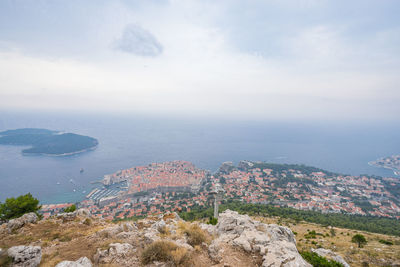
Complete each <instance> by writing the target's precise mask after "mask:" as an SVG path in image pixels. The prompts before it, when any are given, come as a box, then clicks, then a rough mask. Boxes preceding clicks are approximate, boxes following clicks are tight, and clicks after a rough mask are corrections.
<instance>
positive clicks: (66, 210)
mask: <svg viewBox="0 0 400 267" xmlns="http://www.w3.org/2000/svg"><path fill="white" fill-rule="evenodd" d="M74 211H76V205H75V204H72V205H71V206H69V207H66V208H65V209H64V212H74Z"/></svg>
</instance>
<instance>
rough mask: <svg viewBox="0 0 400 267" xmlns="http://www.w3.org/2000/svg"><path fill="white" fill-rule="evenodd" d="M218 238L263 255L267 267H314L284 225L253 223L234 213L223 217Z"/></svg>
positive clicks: (221, 215) (228, 211)
mask: <svg viewBox="0 0 400 267" xmlns="http://www.w3.org/2000/svg"><path fill="white" fill-rule="evenodd" d="M217 229H218V234H219V237H218V239H219V240H220V241H222V242H226V243H228V244H232V245H235V246H238V247H241V248H242V249H243V250H245V251H246V252H249V253H250V252H252V253H259V254H260V255H261V256H263V265H262V266H264V267H273V266H282V267H300V266H311V265H310V264H308V263H307V262H306V261H305V260H304V259H303V258H302V257H301V255H300V254H299V252H298V251H297V248H296V240H295V237H294V235H293V232H292V231H291V230H290V229H289V228H287V227H283V226H279V225H275V224H270V225H266V224H263V223H260V222H257V221H253V220H252V219H251V218H250V217H249V216H248V215H240V214H239V213H237V212H235V211H231V210H226V211H224V212H223V213H221V214H220V217H219V222H218V224H217Z"/></svg>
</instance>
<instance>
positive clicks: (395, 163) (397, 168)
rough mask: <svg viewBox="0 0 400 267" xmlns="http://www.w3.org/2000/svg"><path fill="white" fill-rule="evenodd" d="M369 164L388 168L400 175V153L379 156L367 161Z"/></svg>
mask: <svg viewBox="0 0 400 267" xmlns="http://www.w3.org/2000/svg"><path fill="white" fill-rule="evenodd" d="M368 164H369V165H372V166H376V167H380V168H385V169H390V170H392V171H393V172H394V174H395V175H400V155H393V156H390V157H385V158H380V159H377V160H375V161H370V162H368Z"/></svg>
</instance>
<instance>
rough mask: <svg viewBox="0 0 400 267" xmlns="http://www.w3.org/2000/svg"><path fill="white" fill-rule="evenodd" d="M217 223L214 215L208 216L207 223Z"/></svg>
mask: <svg viewBox="0 0 400 267" xmlns="http://www.w3.org/2000/svg"><path fill="white" fill-rule="evenodd" d="M217 223H218V219H217V218H215V217H210V219H209V220H208V222H207V224H212V225H216V224H217Z"/></svg>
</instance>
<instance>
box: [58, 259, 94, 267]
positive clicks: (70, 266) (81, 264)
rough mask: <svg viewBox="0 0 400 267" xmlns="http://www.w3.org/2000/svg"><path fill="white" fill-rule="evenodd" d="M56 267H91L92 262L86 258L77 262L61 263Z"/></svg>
mask: <svg viewBox="0 0 400 267" xmlns="http://www.w3.org/2000/svg"><path fill="white" fill-rule="evenodd" d="M56 267H92V262H91V261H90V260H89V259H88V258H87V257H82V258H79V259H78V260H77V261H62V262H60V263H59V264H57V265H56Z"/></svg>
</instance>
